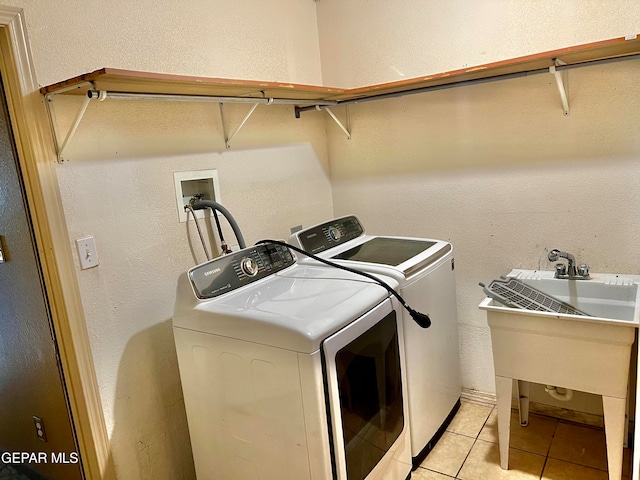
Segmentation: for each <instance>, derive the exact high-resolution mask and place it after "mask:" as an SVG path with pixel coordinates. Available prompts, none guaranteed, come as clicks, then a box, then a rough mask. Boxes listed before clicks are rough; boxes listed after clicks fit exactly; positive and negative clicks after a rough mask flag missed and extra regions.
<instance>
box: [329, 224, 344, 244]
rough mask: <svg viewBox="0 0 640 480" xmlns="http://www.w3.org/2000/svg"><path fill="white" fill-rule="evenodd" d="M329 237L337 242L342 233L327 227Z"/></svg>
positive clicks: (334, 228)
mask: <svg viewBox="0 0 640 480" xmlns="http://www.w3.org/2000/svg"><path fill="white" fill-rule="evenodd" d="M329 237H330V238H331V239H332V240H335V241H336V242H337V241H338V240H340V238H341V237H342V232H341V231H340V230H339V229H338V228H336V227H329Z"/></svg>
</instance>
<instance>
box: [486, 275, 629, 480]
mask: <svg viewBox="0 0 640 480" xmlns="http://www.w3.org/2000/svg"><path fill="white" fill-rule="evenodd" d="M508 277H513V278H517V279H519V280H521V281H522V282H524V283H526V284H527V285H528V286H531V287H533V288H535V289H537V290H540V291H542V292H544V293H546V294H548V295H551V296H553V297H555V298H557V299H558V300H562V301H563V302H566V303H569V304H571V305H572V306H573V307H575V308H577V309H578V310H581V311H583V312H584V313H587V314H590V315H592V316H581V315H568V314H562V313H555V312H540V311H533V310H523V309H518V308H511V307H506V306H504V305H502V304H500V303H499V302H497V301H495V300H493V299H492V298H490V297H487V298H485V299H484V300H483V301H482V303H480V306H479V307H480V309H482V310H485V311H486V312H487V321H488V324H489V327H490V329H491V344H492V347H493V362H494V368H495V375H496V396H497V404H498V433H499V442H500V463H501V466H502V468H503V469H507V468H508V466H509V423H510V418H511V416H510V410H511V398H512V388H513V380H517V381H518V389H519V393H518V397H522V399H523V401H521V402H520V407H521V422H522V423H523V424H526V422H527V415H528V384H529V382H534V383H540V384H543V385H554V386H558V387H563V388H569V389H573V390H579V391H583V392H588V393H594V394H597V395H602V403H603V410H604V420H605V433H606V439H607V460H608V466H609V478H610V480H619V479H620V478H621V477H622V452H623V444H624V430H625V428H624V427H625V410H626V398H627V387H628V381H629V363H630V357H631V346H632V344H633V341H634V337H635V329H636V328H638V326H639V324H640V299H639V294H640V291H639V289H638V285H639V284H640V276H638V275H615V274H592V278H591V279H590V280H567V279H556V278H554V272H548V271H537V270H512V271H511V272H510V273H509V275H508ZM522 410H524V412H523V411H522Z"/></svg>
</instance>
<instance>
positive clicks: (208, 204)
mask: <svg viewBox="0 0 640 480" xmlns="http://www.w3.org/2000/svg"><path fill="white" fill-rule="evenodd" d="M205 208H210V209H211V210H212V211H213V212H214V213H215V211H216V210H217V211H219V212H220V213H221V214H222V215H224V217H225V218H226V219H227V221H228V222H229V225H231V229H232V230H233V233H234V234H235V236H236V240H238V246H239V247H240V248H241V249H242V248H247V244H246V243H245V242H244V237H243V236H242V232H241V231H240V227H238V223H237V222H236V220H235V218H233V215H231V212H229V210H227V209H226V208H224V207H223V206H222V205H220V204H219V203H218V202H214V201H213V200H200V201H199V202H196V203H195V204H194V205H193V209H194V210H204V209H205Z"/></svg>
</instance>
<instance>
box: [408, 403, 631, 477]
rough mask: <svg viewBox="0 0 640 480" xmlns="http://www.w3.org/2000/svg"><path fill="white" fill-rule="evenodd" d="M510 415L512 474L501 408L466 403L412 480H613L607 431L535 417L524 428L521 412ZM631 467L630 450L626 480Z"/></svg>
mask: <svg viewBox="0 0 640 480" xmlns="http://www.w3.org/2000/svg"><path fill="white" fill-rule="evenodd" d="M511 415H512V416H511V440H510V448H509V470H502V469H501V468H500V452H499V448H498V424H497V410H496V408H495V407H494V406H492V405H486V404H482V403H474V402H468V401H463V402H462V405H461V406H460V410H459V411H458V413H457V414H456V416H455V417H454V419H453V420H452V422H451V424H450V425H449V427H448V428H447V431H446V432H445V433H444V434H443V435H442V437H441V438H440V440H439V441H438V443H437V444H436V446H435V447H434V449H433V450H432V451H431V453H430V454H429V455H428V456H427V458H426V459H425V460H424V462H422V464H421V465H420V467H418V468H417V469H416V470H415V471H414V472H413V473H412V474H411V478H412V480H451V479H452V478H456V479H460V480H502V479H504V480H539V479H543V480H608V478H609V476H608V474H607V454H606V447H605V439H604V432H603V430H602V429H597V428H592V427H586V426H582V425H577V424H572V423H565V422H563V421H559V420H556V419H553V418H549V417H544V416H540V415H535V414H530V415H529V426H527V427H520V422H519V420H518V413H517V412H515V411H513V412H512V413H511ZM630 465H631V452H630V451H629V450H627V449H625V452H624V465H623V478H624V479H625V480H626V479H628V478H629V475H630V473H629V472H630Z"/></svg>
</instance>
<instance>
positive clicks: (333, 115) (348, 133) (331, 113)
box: [316, 105, 351, 140]
mask: <svg viewBox="0 0 640 480" xmlns="http://www.w3.org/2000/svg"><path fill="white" fill-rule="evenodd" d="M316 109H317V110H326V112H327V113H328V114H329V116H330V117H331V118H333V121H334V122H336V124H337V125H338V127H340V130H342V131H343V132H344V134H345V135H346V136H347V139H348V140H351V121H350V118H349V105H347V106H346V109H347V126H346V127H345V126H344V125H343V124H342V122H341V121H340V119H339V118H338V117H336V114H335V113H333V112H332V111H331V109H330V108H329V107H321V106H320V105H316Z"/></svg>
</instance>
